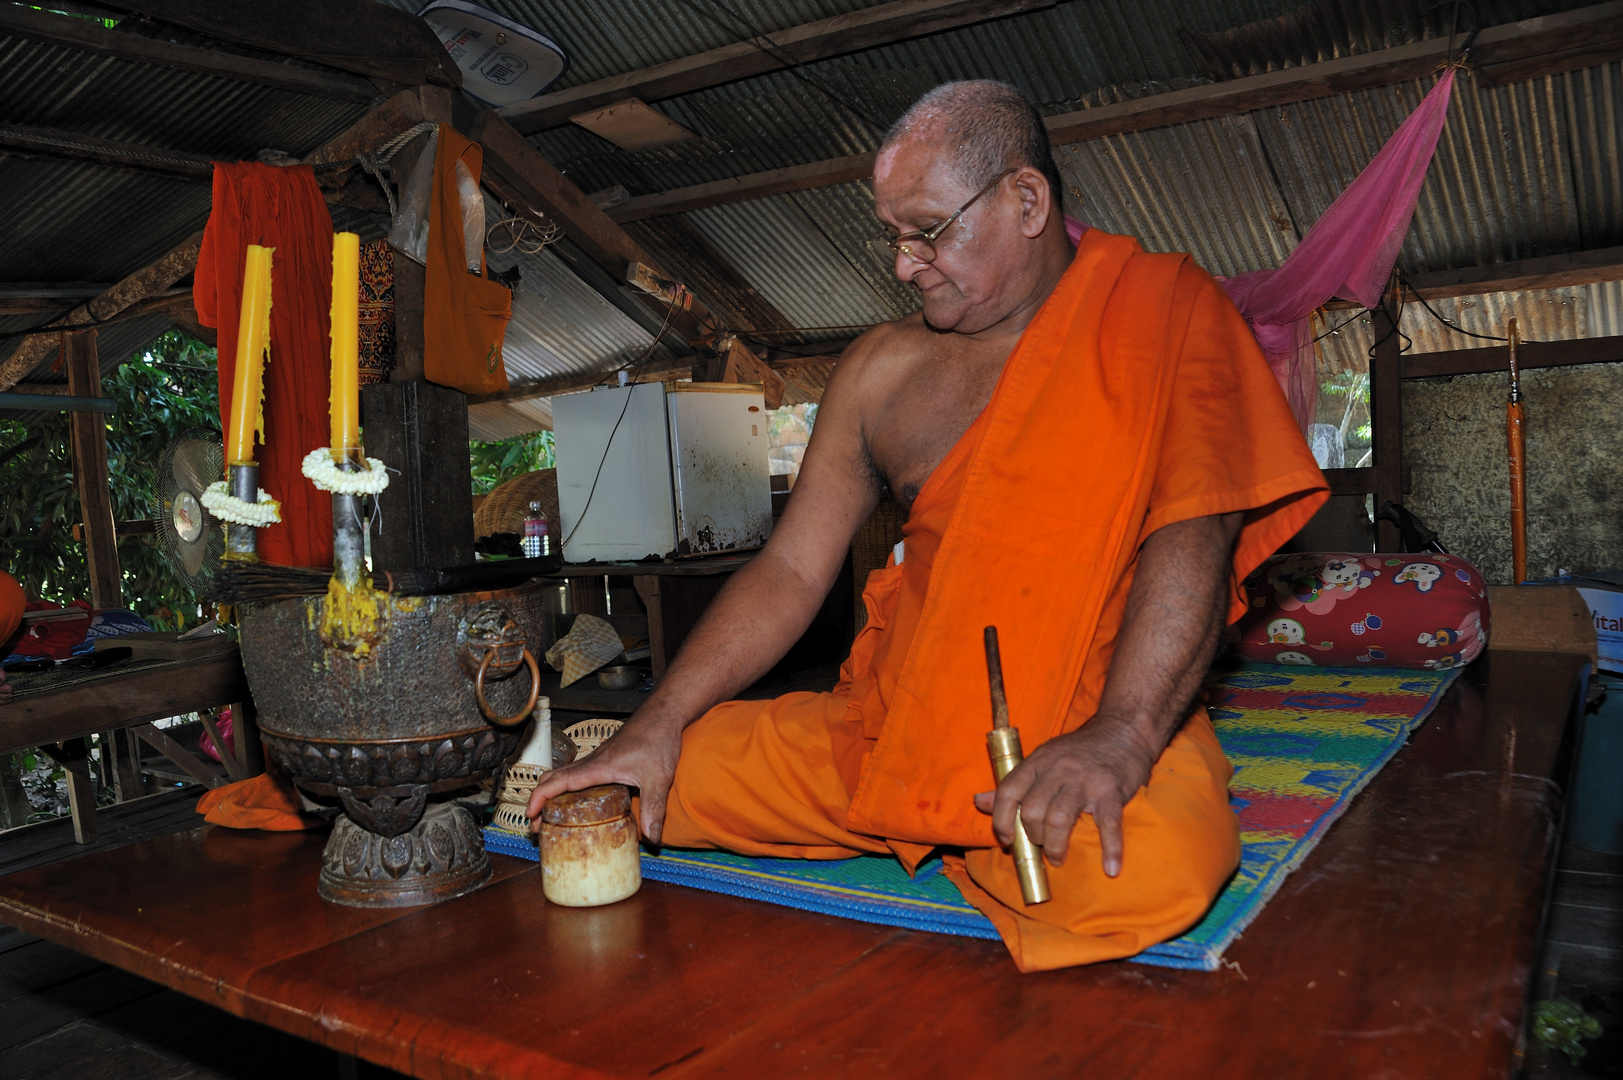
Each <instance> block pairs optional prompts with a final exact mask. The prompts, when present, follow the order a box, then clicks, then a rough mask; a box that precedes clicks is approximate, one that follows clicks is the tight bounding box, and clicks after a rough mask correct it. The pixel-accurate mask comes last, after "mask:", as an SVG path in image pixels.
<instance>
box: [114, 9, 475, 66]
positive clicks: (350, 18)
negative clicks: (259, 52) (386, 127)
mask: <svg viewBox="0 0 1623 1080" xmlns="http://www.w3.org/2000/svg"><path fill="white" fill-rule="evenodd" d="M111 6H113V7H117V8H120V9H124V10H129V11H136V12H139V13H140V14H142V15H146V16H149V17H151V18H153V19H157V20H159V21H161V22H166V23H173V24H174V25H176V26H184V27H185V28H187V29H188V30H195V31H197V32H198V33H201V34H207V35H208V36H209V37H212V38H218V39H219V40H221V41H232V42H236V43H237V44H240V45H249V46H252V47H253V48H256V49H266V50H268V51H270V52H277V53H283V54H284V55H288V56H298V57H302V58H304V59H306V60H314V61H316V62H318V63H321V64H326V65H327V66H328V67H335V68H339V69H340V70H343V71H353V72H356V73H357V74H360V75H365V76H367V77H369V78H374V79H385V80H388V81H390V82H393V83H398V84H399V85H401V86H418V85H421V84H423V83H431V84H434V85H437V86H453V87H454V86H461V85H462V72H461V71H460V70H459V69H458V68H457V66H456V64H455V63H453V62H452V61H451V58H450V57H449V56H448V55H447V54H446V52H445V46H444V45H442V44H440V40H439V38H437V37H436V36H435V35H434V31H432V30H430V29H429V27H428V24H427V23H426V22H424V21H423V20H422V19H420V18H418V17H417V16H416V15H415V14H413V13H411V12H407V11H401V10H400V9H398V8H392V7H388V6H386V5H383V4H379V3H375V2H374V0H276V2H275V3H253V2H249V0H235V2H230V3H222V2H221V0H112V3H111Z"/></svg>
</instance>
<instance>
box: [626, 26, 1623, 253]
mask: <svg viewBox="0 0 1623 1080" xmlns="http://www.w3.org/2000/svg"><path fill="white" fill-rule="evenodd" d="M1447 53H1448V39H1447V38H1432V39H1430V40H1428V41H1419V42H1414V43H1413V44H1409V45H1400V46H1398V47H1396V48H1391V49H1377V50H1375V51H1374V52H1369V53H1361V54H1359V55H1357V56H1346V57H1341V58H1339V59H1336V60H1327V61H1325V62H1324V63H1320V64H1304V65H1302V66H1300V67H1292V68H1285V69H1283V70H1281V71H1270V72H1267V73H1265V74H1262V75H1253V76H1250V77H1248V78H1244V79H1233V80H1230V81H1228V82H1220V83H1212V84H1209V85H1206V86H1195V87H1190V88H1189V89H1186V90H1174V91H1172V92H1170V93H1166V94H1154V95H1151V96H1149V97H1144V98H1138V99H1136V100H1134V101H1124V102H1119V103H1116V104H1111V105H1101V106H1099V107H1098V108H1093V109H1081V110H1078V111H1076V112H1071V113H1064V114H1061V115H1059V116H1051V117H1049V118H1048V119H1047V120H1046V121H1045V123H1046V125H1047V127H1048V137H1049V139H1050V141H1052V142H1053V143H1054V144H1055V145H1060V144H1064V143H1074V142H1083V141H1085V140H1088V139H1099V138H1103V137H1105V136H1107V135H1122V134H1126V133H1128V132H1133V131H1147V130H1149V129H1152V128H1159V127H1167V126H1170V125H1172V124H1186V123H1189V122H1191V121H1195V120H1210V119H1213V118H1215V117H1219V116H1228V115H1230V114H1233V113H1244V112H1250V111H1252V110H1254V109H1263V108H1270V107H1275V106H1279V105H1289V104H1292V103H1294V102H1298V101H1311V100H1314V99H1316V98H1325V97H1334V96H1336V95H1338V94H1346V93H1351V92H1353V91H1355V90H1373V89H1376V88H1379V87H1382V86H1391V85H1393V84H1396V83H1401V82H1408V81H1409V80H1411V79H1420V78H1425V77H1426V76H1428V75H1430V74H1431V73H1432V72H1434V71H1435V70H1436V68H1437V65H1438V64H1440V63H1442V62H1443V61H1444V60H1446V59H1447V58H1448V56H1447ZM1620 54H1623V0H1612V2H1610V3H1605V4H1594V5H1591V6H1589V7H1583V8H1578V9H1576V10H1574V11H1567V12H1562V13H1561V14H1559V15H1547V16H1543V17H1541V18H1537V19H1525V20H1523V21H1522V22H1517V23H1508V24H1506V25H1503V26H1492V27H1489V28H1488V29H1486V30H1484V31H1482V33H1481V34H1479V35H1477V40H1476V45H1475V48H1474V52H1473V55H1474V58H1475V60H1476V62H1477V64H1479V65H1480V66H1481V68H1482V69H1483V71H1484V72H1485V73H1486V74H1487V75H1488V76H1489V77H1497V78H1505V77H1508V76H1509V75H1511V74H1514V75H1515V77H1516V78H1517V79H1520V80H1526V79H1532V78H1538V77H1542V76H1545V75H1552V74H1557V73H1559V72H1562V71H1570V70H1573V69H1576V68H1581V67H1588V66H1593V65H1595V64H1599V63H1605V62H1607V61H1610V60H1615V59H1617V57H1618V56H1619V55H1620ZM1496 73H1497V74H1496ZM873 158H874V155H872V154H856V155H852V156H850V157H843V158H834V159H831V160H828V161H817V162H812V163H810V164H807V165H798V166H795V167H793V168H787V169H772V170H769V171H766V172H760V173H752V174H750V175H749V176H741V177H736V178H734V179H731V180H721V181H716V182H713V183H708V184H695V185H693V186H691V187H685V188H676V189H673V190H671V191H664V192H660V193H658V194H655V195H642V196H639V197H637V198H634V199H632V200H631V201H630V202H627V203H625V204H624V205H623V206H619V207H616V208H615V209H614V210H612V211H610V214H609V216H610V217H612V218H613V219H614V220H615V221H619V222H627V221H640V220H642V219H643V218H648V217H657V216H659V215H662V214H680V213H685V212H687V211H689V210H697V209H701V208H703V207H706V206H719V205H722V204H723V203H731V202H741V201H744V200H747V199H759V198H764V197H765V196H768V195H775V194H780V193H782V192H785V191H800V190H804V189H806V188H813V187H826V186H828V185H830V184H840V183H845V182H847V181H851V180H861V179H865V178H866V177H868V176H871V175H872V173H873Z"/></svg>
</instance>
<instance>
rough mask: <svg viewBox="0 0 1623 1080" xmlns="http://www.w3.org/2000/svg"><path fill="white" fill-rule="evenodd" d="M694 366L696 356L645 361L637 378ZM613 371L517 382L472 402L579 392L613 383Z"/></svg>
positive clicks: (660, 377)
mask: <svg viewBox="0 0 1623 1080" xmlns="http://www.w3.org/2000/svg"><path fill="white" fill-rule="evenodd" d="M692 368H693V358H692V357H691V356H690V357H687V358H685V359H677V360H656V361H653V362H651V363H649V364H645V365H644V366H643V369H642V371H641V372H639V373H638V375H637V380H636V381H637V382H664V381H666V380H667V379H670V378H671V377H673V376H675V375H686V374H687V373H688V372H689V371H691V370H692ZM614 379H615V374H614V372H612V371H598V372H594V373H592V374H590V375H561V376H559V377H558V378H555V379H542V380H541V381H540V382H533V383H526V384H524V385H523V386H513V387H509V388H508V389H506V390H502V391H499V392H497V393H494V394H483V395H481V396H479V397H471V398H469V399H468V404H469V405H470V406H471V405H489V404H491V403H493V402H499V401H533V400H534V399H536V398H544V397H557V396H558V395H559V394H578V393H582V392H583V391H586V390H590V389H592V388H593V387H596V386H603V385H605V384H612V383H613V382H614Z"/></svg>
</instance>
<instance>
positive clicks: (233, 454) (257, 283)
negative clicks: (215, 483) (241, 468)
mask: <svg viewBox="0 0 1623 1080" xmlns="http://www.w3.org/2000/svg"><path fill="white" fill-rule="evenodd" d="M275 250H276V249H275V248H267V247H260V246H259V245H258V244H249V245H248V258H247V259H246V260H245V265H244V267H243V272H242V320H241V321H240V322H239V323H238V324H237V370H236V376H235V378H234V379H233V381H232V384H231V442H230V445H229V446H228V447H227V448H226V449H227V451H228V452H227V454H226V460H227V462H229V463H230V464H232V465H251V464H253V461H254V433H255V432H258V433H259V441H260V442H261V443H263V442H264V441H265V410H264V405H263V401H262V399H263V397H264V393H265V350H266V349H267V348H268V347H269V345H270V306H271V252H273V251H275Z"/></svg>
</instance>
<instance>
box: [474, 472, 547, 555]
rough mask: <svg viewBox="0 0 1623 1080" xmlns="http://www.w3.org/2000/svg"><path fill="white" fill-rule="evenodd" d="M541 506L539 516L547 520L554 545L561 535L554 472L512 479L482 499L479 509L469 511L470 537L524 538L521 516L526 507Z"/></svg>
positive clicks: (536, 473) (529, 474) (525, 512)
mask: <svg viewBox="0 0 1623 1080" xmlns="http://www.w3.org/2000/svg"><path fill="white" fill-rule="evenodd" d="M532 502H538V503H540V504H541V513H542V514H543V515H545V516H546V519H547V531H548V532H550V533H551V534H552V544H553V547H554V548H556V547H557V546H558V538H559V537H560V536H561V535H562V534H561V532H560V531H559V530H560V528H561V526H560V525H559V523H558V470H557V469H537V470H536V471H535V472H530V473H525V474H524V475H523V476H515V477H513V479H511V480H509V481H507V482H506V483H505V484H498V485H497V486H496V489H495V490H494V491H492V492H491V493H490V494H489V495H487V496H485V501H484V502H482V503H480V504H479V509H477V510H475V511H474V512H473V535H475V536H493V535H495V534H496V533H517V534H518V535H519V536H523V535H524V517H525V515H526V514H528V513H529V511H530V504H531V503H532Z"/></svg>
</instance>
